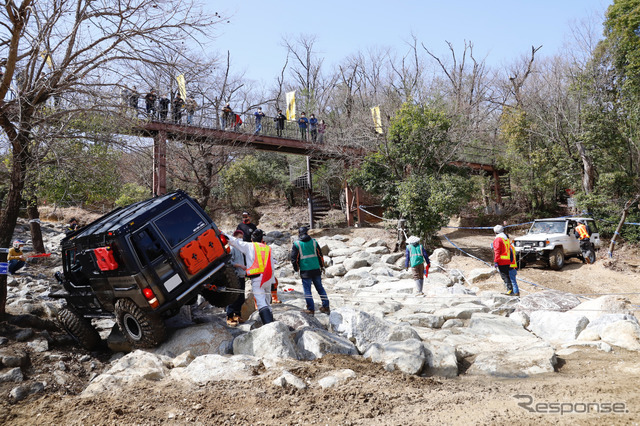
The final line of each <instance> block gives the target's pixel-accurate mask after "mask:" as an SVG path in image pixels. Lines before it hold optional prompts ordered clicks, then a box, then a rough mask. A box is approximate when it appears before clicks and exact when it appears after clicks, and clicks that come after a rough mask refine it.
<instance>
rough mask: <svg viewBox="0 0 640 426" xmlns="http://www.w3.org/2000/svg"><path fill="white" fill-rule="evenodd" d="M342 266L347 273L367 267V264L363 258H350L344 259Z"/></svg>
mask: <svg viewBox="0 0 640 426" xmlns="http://www.w3.org/2000/svg"><path fill="white" fill-rule="evenodd" d="M342 265H343V266H344V268H345V269H346V270H347V272H348V271H351V270H354V269H358V268H364V267H366V266H369V263H368V262H367V260H366V259H363V258H355V257H350V258H348V259H346V260H345V261H344V262H343V264H342Z"/></svg>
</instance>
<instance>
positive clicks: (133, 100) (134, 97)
mask: <svg viewBox="0 0 640 426" xmlns="http://www.w3.org/2000/svg"><path fill="white" fill-rule="evenodd" d="M139 99H140V94H139V93H138V89H137V88H136V86H133V89H132V90H131V92H129V106H130V107H131V108H133V109H135V110H136V112H137V111H138V100H139Z"/></svg>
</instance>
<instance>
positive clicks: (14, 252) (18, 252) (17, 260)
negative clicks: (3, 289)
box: [7, 240, 26, 274]
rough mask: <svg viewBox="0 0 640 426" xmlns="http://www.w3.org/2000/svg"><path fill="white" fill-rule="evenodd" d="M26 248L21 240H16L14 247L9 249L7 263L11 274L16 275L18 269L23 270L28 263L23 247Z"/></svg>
mask: <svg viewBox="0 0 640 426" xmlns="http://www.w3.org/2000/svg"><path fill="white" fill-rule="evenodd" d="M23 246H24V242H22V241H20V240H15V241H14V242H13V247H11V248H10V249H9V254H8V255H7V261H8V262H9V273H10V274H15V273H16V272H17V271H18V269H20V268H22V267H23V266H24V265H25V264H26V262H25V260H26V256H25V255H24V252H23V251H22V247H23Z"/></svg>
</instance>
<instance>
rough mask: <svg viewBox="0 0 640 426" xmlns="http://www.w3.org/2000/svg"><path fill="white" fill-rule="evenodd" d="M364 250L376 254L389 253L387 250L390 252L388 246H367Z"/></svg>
mask: <svg viewBox="0 0 640 426" xmlns="http://www.w3.org/2000/svg"><path fill="white" fill-rule="evenodd" d="M365 251H366V252H367V253H371V254H378V255H382V254H389V252H390V250H389V248H388V247H387V246H375V247H367V248H365Z"/></svg>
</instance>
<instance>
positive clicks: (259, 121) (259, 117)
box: [253, 107, 264, 135]
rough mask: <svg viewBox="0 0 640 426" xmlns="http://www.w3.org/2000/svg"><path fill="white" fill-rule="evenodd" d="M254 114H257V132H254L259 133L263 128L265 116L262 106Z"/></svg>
mask: <svg viewBox="0 0 640 426" xmlns="http://www.w3.org/2000/svg"><path fill="white" fill-rule="evenodd" d="M253 115H255V116H256V132H255V133H254V135H257V134H258V133H260V131H261V130H262V117H264V112H262V107H258V110H257V111H256V112H255V113H254V114H253Z"/></svg>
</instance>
